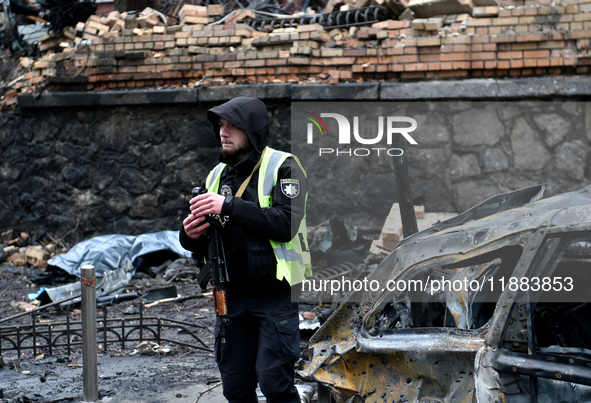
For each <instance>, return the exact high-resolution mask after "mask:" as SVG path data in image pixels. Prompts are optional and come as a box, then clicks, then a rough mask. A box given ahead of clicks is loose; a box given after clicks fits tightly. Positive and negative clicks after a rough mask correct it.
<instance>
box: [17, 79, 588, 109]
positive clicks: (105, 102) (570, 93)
mask: <svg viewBox="0 0 591 403" xmlns="http://www.w3.org/2000/svg"><path fill="white" fill-rule="evenodd" d="M238 96H251V97H256V98H260V99H263V100H285V101H290V100H291V101H363V100H366V101H378V100H384V101H417V100H453V99H475V100H482V101H486V100H501V99H522V98H549V97H588V96H591V80H589V78H588V77H556V76H552V77H535V78H517V79H500V80H499V79H473V80H458V81H420V82H412V83H410V82H406V83H382V84H380V83H355V84H335V85H331V84H314V85H297V84H293V85H292V84H252V85H225V86H220V87H207V88H193V89H162V90H155V89H150V90H132V91H97V92H49V93H44V94H41V95H39V96H35V95H33V94H20V95H19V96H18V105H19V107H22V108H50V107H76V106H82V107H86V106H97V105H101V106H111V105H112V106H115V105H157V104H159V105H167V104H171V105H173V104H191V103H197V102H223V101H227V100H229V99H232V98H234V97H238Z"/></svg>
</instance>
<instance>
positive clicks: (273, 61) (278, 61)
mask: <svg viewBox="0 0 591 403" xmlns="http://www.w3.org/2000/svg"><path fill="white" fill-rule="evenodd" d="M266 60H267V63H266V65H267V66H284V65H286V64H287V59H266Z"/></svg>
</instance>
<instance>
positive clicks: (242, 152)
mask: <svg viewBox="0 0 591 403" xmlns="http://www.w3.org/2000/svg"><path fill="white" fill-rule="evenodd" d="M252 150H253V147H252V145H250V144H245V145H243V146H242V147H240V148H237V149H234V150H224V149H223V148H222V151H221V152H220V160H221V161H223V162H225V163H226V164H230V165H234V164H236V163H238V162H240V161H239V158H240V157H241V156H246V157H245V158H243V160H244V159H246V158H248V155H249V154H250V153H251V152H252Z"/></svg>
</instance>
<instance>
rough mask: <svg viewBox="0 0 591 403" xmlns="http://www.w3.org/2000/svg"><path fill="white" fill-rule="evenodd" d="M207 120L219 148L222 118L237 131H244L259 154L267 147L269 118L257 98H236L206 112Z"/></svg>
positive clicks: (262, 104)
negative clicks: (237, 129)
mask: <svg viewBox="0 0 591 403" xmlns="http://www.w3.org/2000/svg"><path fill="white" fill-rule="evenodd" d="M207 118H208V119H209V121H210V122H211V124H212V125H213V130H214V132H215V135H216V139H217V141H218V143H219V144H220V146H221V145H222V143H221V140H220V124H219V119H220V118H223V119H225V120H227V121H228V122H230V123H231V124H232V125H234V126H236V127H237V128H239V129H242V130H244V132H245V133H246V135H247V136H248V139H249V140H250V142H251V143H252V145H253V146H254V148H255V150H256V151H257V152H258V153H259V154H260V153H261V151H262V150H263V148H265V147H266V146H267V139H268V137H269V118H268V117H267V107H266V106H265V104H264V103H263V101H261V100H260V99H257V98H249V97H238V98H234V99H232V100H231V101H228V102H226V103H225V104H222V105H220V106H216V107H215V108H211V109H210V110H208V111H207Z"/></svg>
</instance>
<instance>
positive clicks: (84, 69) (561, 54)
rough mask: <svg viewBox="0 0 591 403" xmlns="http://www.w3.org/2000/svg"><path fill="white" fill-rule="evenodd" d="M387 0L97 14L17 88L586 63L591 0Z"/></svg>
mask: <svg viewBox="0 0 591 403" xmlns="http://www.w3.org/2000/svg"><path fill="white" fill-rule="evenodd" d="M379 3H381V4H382V6H381V7H383V10H385V11H384V12H382V14H380V16H379V17H377V18H378V19H383V18H384V20H380V21H377V22H374V23H372V24H371V25H366V26H362V25H363V24H356V23H349V24H348V23H347V21H350V20H351V18H353V17H352V16H353V15H356V14H358V12H359V11H360V10H361V11H363V10H364V9H363V8H353V7H358V6H366V5H367V3H366V1H364V0H346V2H342V3H338V2H337V1H332V0H331V1H329V3H328V4H327V7H326V8H325V10H324V11H325V13H324V14H318V15H317V17H312V18H310V15H307V17H306V18H308V21H307V22H306V23H297V22H296V23H294V22H293V21H294V16H285V17H281V18H279V17H277V18H275V19H272V20H265V21H267V22H263V23H261V24H258V25H257V23H256V21H259V20H257V19H256V18H258V17H257V15H256V14H255V13H254V12H253V11H250V10H235V11H233V12H232V13H230V14H227V15H225V16H224V17H223V18H222V16H223V9H222V7H221V6H219V5H209V6H193V5H184V6H182V8H181V9H180V11H179V14H178V21H177V22H176V23H175V24H174V25H170V22H171V18H170V17H166V16H164V15H163V14H161V13H159V12H157V11H154V10H152V9H149V8H148V9H145V10H143V11H142V12H141V13H139V14H132V13H121V14H120V13H118V12H112V13H111V14H109V15H108V16H103V17H98V16H91V17H90V18H89V20H88V21H87V22H86V23H80V24H78V26H76V27H68V28H66V29H65V30H64V32H63V35H61V36H56V37H52V38H49V37H47V38H43V40H42V41H41V42H40V45H39V46H40V49H41V50H42V51H44V52H45V54H44V55H43V56H42V57H41V58H40V59H38V60H36V61H32V60H30V59H23V60H21V62H22V63H23V65H28V66H29V69H30V71H29V72H27V73H26V74H25V75H24V76H23V77H22V79H21V80H20V81H18V82H17V83H16V84H14V88H16V89H18V90H20V91H32V90H34V87H35V86H36V85H39V84H41V83H42V84H43V88H45V89H47V90H58V89H59V90H62V91H63V90H104V89H114V88H130V87H145V86H173V87H174V86H176V87H193V86H195V85H196V84H197V83H199V85H200V86H207V85H211V84H226V83H255V82H256V83H284V82H290V83H306V82H307V83H309V82H328V83H339V82H354V81H356V82H362V81H371V80H391V79H423V78H465V77H503V76H531V75H545V74H565V73H566V74H586V73H587V72H588V65H589V61H590V59H589V57H590V55H589V49H590V48H591V45H590V43H589V41H590V40H591V13H588V12H589V11H591V0H564V1H563V2H562V3H560V4H554V3H553V4H551V5H539V4H538V5H528V6H518V7H515V6H507V7H499V6H497V5H494V4H496V3H495V2H494V1H492V0H411V1H410V2H408V3H406V2H405V1H404V0H396V1H394V0H389V1H386V0H374V3H372V4H374V5H373V7H377V6H375V4H379ZM333 10H338V12H339V13H341V15H342V16H343V17H342V18H341V17H339V18H340V20H339V19H337V21H341V22H340V24H341V25H336V24H337V22H335V21H332V22H330V21H331V18H332V17H335V15H336V14H334V13H335V12H334V11H333ZM329 11H330V12H331V13H332V14H327V12H329ZM376 16H377V14H376ZM220 18H221V19H220ZM385 18H387V19H385ZM282 19H285V21H283V22H285V24H284V23H282V22H281V21H282ZM335 19H336V17H335ZM216 20H217V21H216ZM295 20H296V21H297V19H295ZM253 21H255V23H253ZM268 21H271V22H270V23H268ZM286 21H289V23H287V22H286ZM172 22H175V21H172ZM261 25H262V26H261ZM253 26H255V27H256V29H255V28H253ZM204 78H205V80H204Z"/></svg>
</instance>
